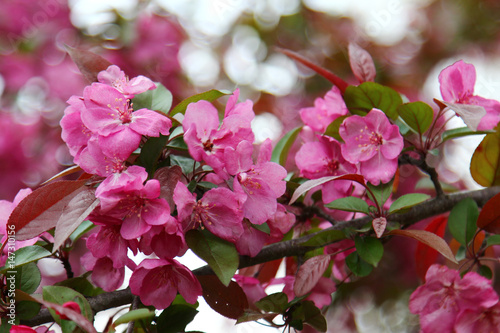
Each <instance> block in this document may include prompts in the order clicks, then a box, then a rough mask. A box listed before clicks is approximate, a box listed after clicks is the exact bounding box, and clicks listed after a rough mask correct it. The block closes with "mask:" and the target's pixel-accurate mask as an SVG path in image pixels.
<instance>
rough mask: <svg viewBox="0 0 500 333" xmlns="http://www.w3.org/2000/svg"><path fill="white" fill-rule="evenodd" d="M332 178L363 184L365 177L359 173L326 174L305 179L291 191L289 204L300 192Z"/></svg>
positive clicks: (302, 192) (304, 191)
mask: <svg viewBox="0 0 500 333" xmlns="http://www.w3.org/2000/svg"><path fill="white" fill-rule="evenodd" d="M332 180H352V181H354V182H357V183H360V184H361V185H363V186H365V178H363V176H361V175H356V174H347V175H342V176H328V177H322V178H318V179H312V180H308V181H306V182H305V183H303V184H301V185H300V186H299V187H297V189H296V190H295V192H293V195H292V199H291V200H290V203H289V205H291V204H293V203H294V202H295V201H296V200H297V199H298V198H299V197H300V196H301V195H302V194H304V193H306V192H307V191H309V190H311V189H313V188H315V187H316V186H319V185H323V184H324V183H327V182H329V181H332Z"/></svg>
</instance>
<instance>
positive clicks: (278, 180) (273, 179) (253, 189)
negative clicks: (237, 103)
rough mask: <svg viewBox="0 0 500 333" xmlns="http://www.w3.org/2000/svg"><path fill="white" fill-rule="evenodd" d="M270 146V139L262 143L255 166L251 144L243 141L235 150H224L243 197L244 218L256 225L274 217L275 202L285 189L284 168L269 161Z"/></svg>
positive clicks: (236, 189) (226, 161)
mask: <svg viewBox="0 0 500 333" xmlns="http://www.w3.org/2000/svg"><path fill="white" fill-rule="evenodd" d="M270 145H271V141H270V140H267V141H266V142H264V143H263V144H262V146H261V151H260V152H259V156H258V158H257V164H255V165H254V164H253V161H252V152H253V145H252V143H250V142H249V141H241V142H240V143H239V144H238V146H237V147H236V149H233V148H232V147H227V148H226V149H225V151H224V161H225V167H226V170H227V172H228V173H229V174H230V175H233V176H234V181H233V188H234V192H235V193H237V194H238V195H239V196H240V200H241V202H242V209H243V214H244V217H246V218H248V219H249V220H250V222H252V223H254V224H262V223H264V222H266V221H267V220H268V219H269V218H271V217H272V216H273V215H274V213H275V212H276V208H277V201H276V199H277V198H279V197H280V196H282V195H283V194H284V193H285V190H286V183H285V181H284V180H283V179H284V178H285V177H286V175H287V172H286V170H285V168H283V167H282V166H281V165H279V164H277V163H274V162H269V161H268V160H267V158H268V157H270V155H269V154H268V153H267V152H268V150H269V148H268V147H270Z"/></svg>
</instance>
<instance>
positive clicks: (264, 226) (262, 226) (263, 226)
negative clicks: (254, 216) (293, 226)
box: [251, 223, 271, 235]
mask: <svg viewBox="0 0 500 333" xmlns="http://www.w3.org/2000/svg"><path fill="white" fill-rule="evenodd" d="M251 226H252V228H254V229H257V230H259V231H262V232H265V233H266V234H268V235H269V234H271V228H269V225H268V224H267V223H262V224H251Z"/></svg>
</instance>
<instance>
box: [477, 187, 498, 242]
mask: <svg viewBox="0 0 500 333" xmlns="http://www.w3.org/2000/svg"><path fill="white" fill-rule="evenodd" d="M498 207H500V193H499V194H497V195H495V196H494V197H493V198H491V199H490V200H488V202H486V203H485V204H484V206H483V209H481V212H480V213H479V217H478V218H477V227H478V228H480V229H484V230H486V231H488V232H491V233H493V234H500V209H499V208H498Z"/></svg>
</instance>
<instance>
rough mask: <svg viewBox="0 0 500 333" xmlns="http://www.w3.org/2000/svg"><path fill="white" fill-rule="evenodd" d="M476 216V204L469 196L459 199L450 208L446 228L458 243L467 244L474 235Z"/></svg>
mask: <svg viewBox="0 0 500 333" xmlns="http://www.w3.org/2000/svg"><path fill="white" fill-rule="evenodd" d="M478 216H479V210H478V207H477V204H476V202H475V201H474V200H472V199H471V198H466V199H464V200H462V201H460V202H459V203H458V204H456V205H455V207H453V209H452V210H451V212H450V216H449V217H448V229H449V230H450V232H451V234H452V235H453V237H454V238H455V239H456V240H457V241H458V242H459V243H460V244H462V245H465V246H467V245H468V244H469V243H470V241H471V240H472V238H473V237H474V235H475V233H476V230H477V226H476V221H477V218H478Z"/></svg>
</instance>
